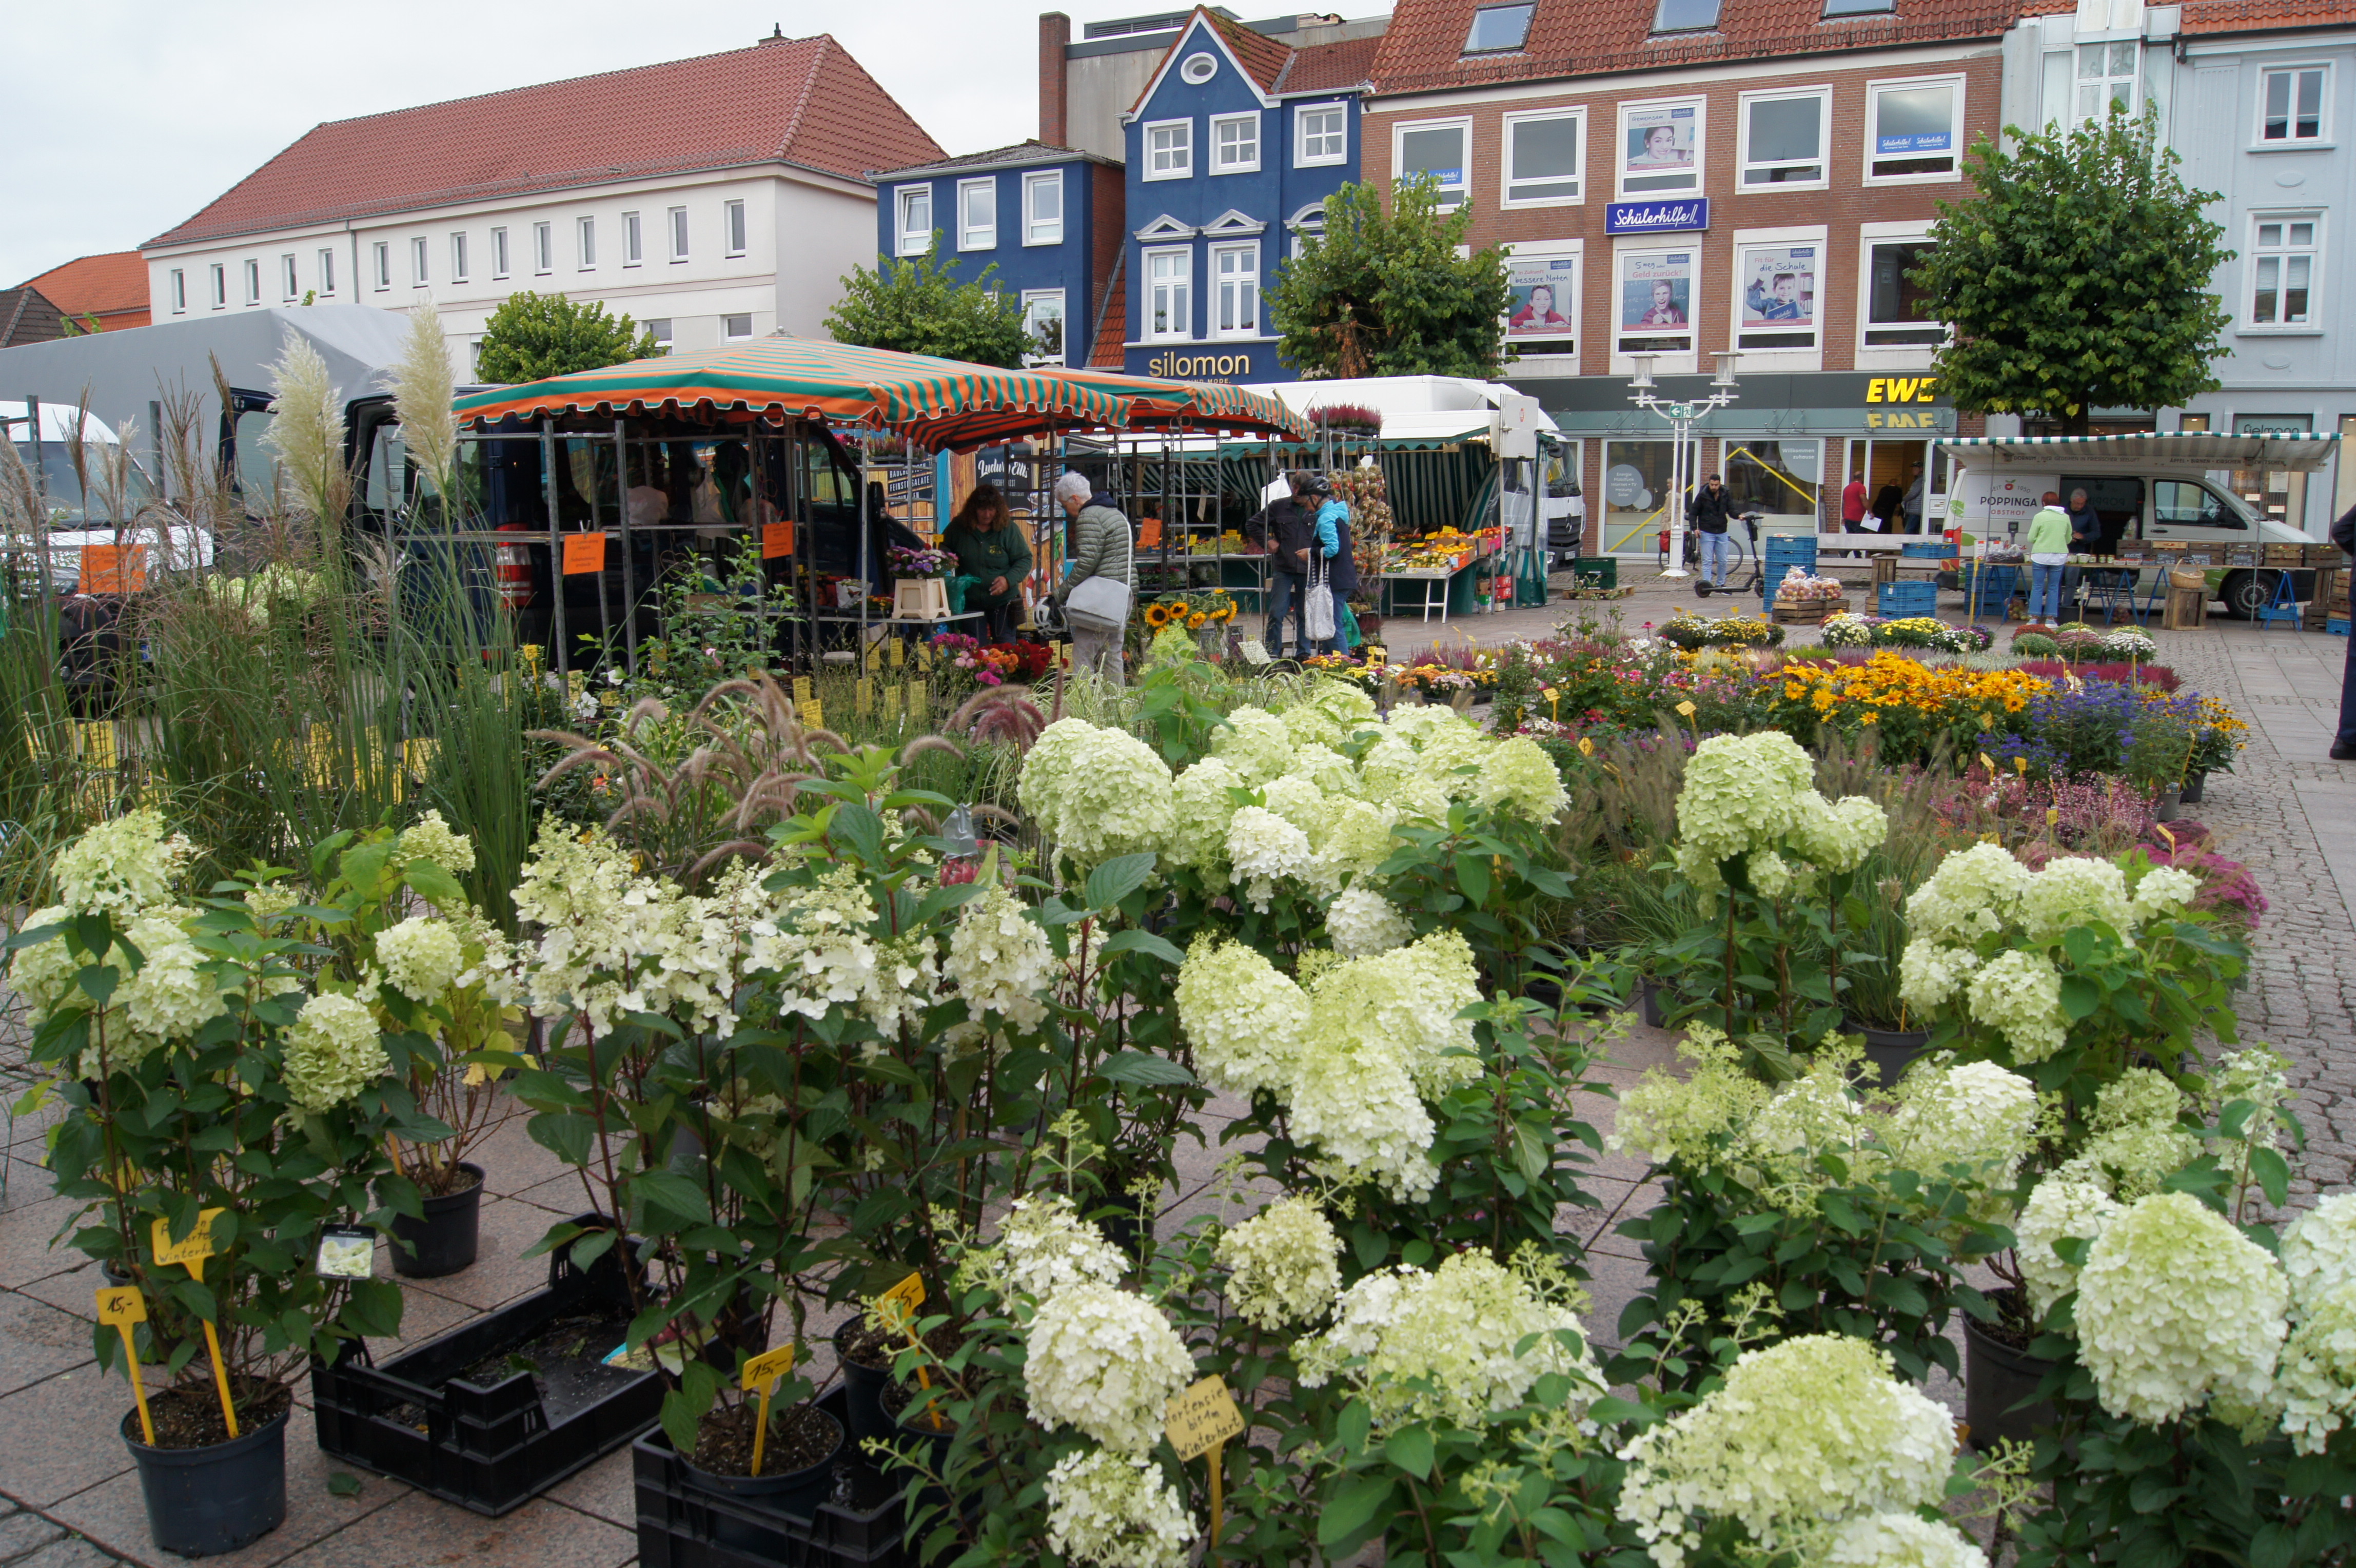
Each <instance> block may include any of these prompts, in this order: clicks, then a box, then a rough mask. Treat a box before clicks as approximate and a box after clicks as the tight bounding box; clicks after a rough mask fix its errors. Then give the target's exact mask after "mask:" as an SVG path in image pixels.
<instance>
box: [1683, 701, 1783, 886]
mask: <svg viewBox="0 0 2356 1568" xmlns="http://www.w3.org/2000/svg"><path fill="white" fill-rule="evenodd" d="M1815 779H1816V766H1815V762H1814V760H1812V759H1811V758H1810V757H1809V756H1808V754H1807V753H1806V752H1804V751H1803V750H1801V749H1800V747H1799V746H1798V744H1797V743H1796V742H1794V740H1793V739H1792V737H1791V736H1788V735H1785V734H1783V732H1782V731H1781V730H1762V731H1760V732H1759V733H1758V734H1756V735H1745V736H1727V735H1721V736H1710V738H1708V740H1705V741H1703V742H1702V743H1701V744H1700V745H1699V746H1696V747H1695V748H1694V754H1693V757H1691V759H1690V760H1688V761H1687V764H1686V780H1685V787H1684V788H1683V789H1680V790H1678V791H1677V837H1678V839H1679V841H1680V843H1684V844H1689V845H1691V846H1692V847H1693V849H1694V850H1695V851H1696V852H1697V854H1700V855H1702V856H1704V857H1706V858H1707V859H1708V860H1709V861H1710V862H1711V863H1712V864H1713V865H1714V864H1715V863H1717V862H1719V861H1721V860H1727V859H1730V858H1731V857H1733V856H1735V855H1738V854H1747V853H1749V852H1750V851H1751V849H1753V848H1754V847H1757V846H1759V845H1762V844H1766V843H1773V842H1774V841H1776V840H1778V839H1781V838H1783V836H1784V834H1786V833H1787V832H1790V831H1791V829H1792V826H1793V822H1794V814H1795V811H1796V809H1797V801H1798V800H1799V799H1800V798H1801V797H1802V796H1804V795H1810V794H1814V793H1815Z"/></svg>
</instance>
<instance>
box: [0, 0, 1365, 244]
mask: <svg viewBox="0 0 2356 1568" xmlns="http://www.w3.org/2000/svg"><path fill="white" fill-rule="evenodd" d="M1229 3H1230V5H1231V8H1232V9H1234V10H1236V11H1237V13H1239V14H1241V15H1243V16H1248V17H1255V18H1256V17H1258V16H1261V15H1263V14H1265V15H1269V16H1273V15H1277V14H1280V13H1282V12H1286V11H1288V10H1290V9H1302V8H1305V7H1287V6H1285V5H1280V4H1279V5H1268V6H1266V7H1264V8H1262V7H1257V6H1253V5H1245V4H1238V3H1236V0H1229ZM1046 8H1047V7H1046V6H1045V5H1039V4H1036V3H1035V0H1034V3H1033V4H1027V5H1023V4H1010V3H1008V0H982V3H980V4H976V3H974V0H856V3H854V4H850V5H811V4H808V3H807V0H790V3H788V0H766V3H763V0H755V3H754V4H750V5H738V4H730V3H726V0H723V3H722V4H717V5H680V4H675V3H658V4H648V3H646V0H627V3H623V0H566V3H565V4H563V5H555V4H551V3H549V0H464V3H460V0H402V3H400V4H395V5H348V4H337V5H321V4H319V3H318V0H308V3H306V4H302V5H295V4H290V3H287V0H198V4H195V5H190V4H187V3H186V0H176V3H173V4H163V3H161V0H145V3H142V0H67V3H64V4H50V5H37V4H32V3H29V0H28V3H26V4H20V5H11V6H9V7H8V10H9V17H8V22H7V25H6V34H7V38H6V43H5V47H0V103H5V104H6V105H7V106H8V129H7V133H6V136H5V143H0V145H5V147H6V153H5V168H6V173H5V176H0V193H5V194H0V203H5V206H0V212H5V218H0V287H5V286H11V285H16V284H18V283H21V282H23V281H24V280H25V279H27V278H28V277H31V276H33V275H35V274H37V273H41V272H45V271H47V270H48V268H50V267H52V266H55V265H57V264H58V263H60V262H65V261H70V260H71V259H72V258H74V257H75V256H80V255H85V254H89V253H91V252H101V251H127V250H133V249H135V248H136V247H137V246H138V245H139V244H140V242H142V241H145V240H147V239H149V238H151V237H153V236H155V235H156V234H160V233H162V232H163V231H166V229H169V228H171V227H172V226H173V225H174V224H176V223H177V222H179V221H180V220H183V219H185V218H187V217H189V216H190V215H191V214H193V213H195V212H196V211H197V210H198V209H199V208H201V207H203V206H204V205H205V203H207V202H209V201H210V200H211V199H213V198H214V197H216V196H219V195H220V193H221V192H222V191H224V190H226V189H228V188H230V186H232V185H234V184H236V183H237V181H238V180H240V179H241V178H243V177H245V176H246V175H248V174H251V173H252V172H253V170H254V169H255V168H256V167H258V166H260V165H261V164H262V162H264V161H265V160H266V159H268V158H269V157H270V156H272V155H273V154H274V153H276V152H277V151H278V150H279V149H280V148H282V147H284V146H285V145H287V144H288V143H290V142H292V141H294V140H295V138H296V137H297V136H300V135H301V134H303V133H304V132H305V131H307V130H309V129H310V128H311V127H312V126H313V125H316V124H318V123H319V122H321V121H323V120H347V119H350V118H351V117H352V116H354V115H358V114H375V113H382V112H383V111H385V110H388V109H402V108H406V107H408V106H410V105H412V104H417V103H432V102H438V101H440V100H442V99H445V98H465V97H468V96H470V95H472V94H475V93H478V92H496V91H499V90H500V89H502V88H509V87H523V86H527V85H529V84H530V83H532V82H539V81H559V80H562V78H565V77H569V76H586V75H589V74H591V73H592V72H595V71H602V70H620V69H623V68H625V67H628V66H634V65H646V64H649V63H651V62H653V61H656V60H666V59H685V58H687V57H688V56H691V55H701V54H713V53H717V52H718V51H720V50H722V49H729V48H742V47H744V46H745V45H747V44H751V43H753V42H755V41H756V40H758V39H760V38H766V37H767V36H768V33H769V29H770V27H771V26H772V25H773V24H777V25H782V26H783V27H784V28H785V30H786V35H787V37H788V38H801V37H807V36H809V35H810V34H813V33H821V32H830V33H832V34H833V35H834V36H835V38H836V39H837V40H839V41H840V42H841V44H842V45H843V46H844V47H845V48H849V49H850V50H851V53H852V54H853V55H854V56H856V57H857V58H858V59H859V62H860V63H861V64H862V65H863V66H865V67H866V68H867V70H868V72H869V73H870V74H871V75H873V77H874V78H875V79H876V80H877V81H880V82H882V83H883V86H884V89H885V90H886V91H889V92H891V93H892V94H893V96H894V97H895V98H897V99H898V100H899V101H900V103H901V106H902V107H903V108H905V109H906V110H907V111H908V113H910V114H912V115H914V116H915V117H916V123H917V124H920V125H922V126H924V128H925V129H926V130H927V131H929V132H931V133H932V136H933V139H934V140H935V141H937V142H938V143H940V144H941V145H943V146H944V147H947V148H948V150H949V151H950V152H952V153H964V152H976V151H979V150H980V149H982V148H984V147H993V146H1000V145H1004V144H1006V143H1009V142H1018V141H1021V140H1022V139H1023V137H1025V136H1033V135H1036V134H1038V132H1039V78H1038V64H1037V61H1038V38H1039V12H1040V11H1041V10H1044V9H1046ZM1060 8H1061V9H1062V10H1064V11H1065V12H1066V14H1067V15H1069V16H1071V17H1072V18H1073V31H1074V32H1075V33H1077V32H1078V30H1079V27H1080V25H1081V24H1083V23H1086V22H1088V21H1101V20H1103V19H1105V18H1107V17H1111V16H1140V15H1151V14H1153V13H1154V12H1156V11H1161V10H1175V9H1178V8H1179V7H1178V5H1176V4H1168V5H1156V4H1154V3H1152V0H1145V3H1143V4H1136V3H1130V4H1119V3H1109V0H1076V3H1073V4H1067V5H1063V6H1062V7H1060ZM1389 9H1390V6H1389V5H1388V4H1387V0H1373V3H1368V0H1359V3H1358V4H1356V5H1351V6H1350V7H1349V8H1348V9H1347V11H1346V14H1347V15H1349V16H1376V15H1380V14H1382V13H1383V12H1386V11H1387V10H1389Z"/></svg>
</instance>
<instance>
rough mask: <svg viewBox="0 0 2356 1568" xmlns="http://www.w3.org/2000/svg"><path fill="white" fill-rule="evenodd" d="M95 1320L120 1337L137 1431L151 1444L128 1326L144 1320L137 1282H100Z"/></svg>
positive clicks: (152, 1438) (152, 1430)
mask: <svg viewBox="0 0 2356 1568" xmlns="http://www.w3.org/2000/svg"><path fill="white" fill-rule="evenodd" d="M98 1320H99V1322H101V1323H102V1324H104V1325H105V1326H108V1327H110V1328H112V1329H114V1330H116V1331H117V1332H119V1333H120V1334H121V1335H122V1336H123V1366H124V1367H125V1368H126V1369H129V1371H130V1373H131V1397H132V1398H133V1399H134V1400H136V1401H138V1402H139V1430H140V1431H141V1432H142V1433H144V1434H145V1435H146V1438H147V1446H148V1447H150V1448H153V1447H155V1417H154V1416H152V1415H150V1414H148V1413H147V1385H146V1383H145V1381H144V1380H142V1379H141V1378H140V1376H139V1342H138V1341H137V1340H136V1339H134V1338H133V1337H132V1334H131V1326H132V1325H133V1324H134V1323H145V1322H146V1321H147V1298H146V1297H145V1296H144V1295H141V1294H139V1287H138V1286H137V1285H103V1286H101V1287H100V1289H99V1293H98Z"/></svg>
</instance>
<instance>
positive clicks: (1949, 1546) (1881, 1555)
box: [1825, 1513, 1987, 1568]
mask: <svg viewBox="0 0 2356 1568" xmlns="http://www.w3.org/2000/svg"><path fill="white" fill-rule="evenodd" d="M1825 1561H1826V1563H1828V1564H1829V1565H1830V1568H1987V1552H1982V1551H1981V1550H1980V1549H1979V1547H1978V1545H1977V1544H1976V1543H1975V1542H1974V1541H1973V1540H1972V1538H1971V1537H1970V1536H1967V1535H1965V1533H1964V1532H1963V1531H1961V1530H1957V1529H1956V1528H1955V1527H1954V1525H1951V1524H1934V1523H1933V1522H1932V1521H1931V1520H1926V1519H1924V1518H1923V1517H1922V1515H1920V1514H1912V1513H1870V1514H1859V1515H1858V1516H1857V1517H1856V1518H1854V1519H1846V1520H1842V1521H1841V1522H1840V1523H1839V1524H1838V1525H1837V1526H1836V1527H1835V1528H1834V1530H1833V1535H1832V1540H1831V1541H1829V1542H1828V1543H1827V1545H1826V1557H1825Z"/></svg>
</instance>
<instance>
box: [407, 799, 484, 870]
mask: <svg viewBox="0 0 2356 1568" xmlns="http://www.w3.org/2000/svg"><path fill="white" fill-rule="evenodd" d="M393 854H394V857H395V858H396V859H398V860H399V861H401V862H402V864H403V865H406V864H407V863H409V862H411V861H413V860H429V861H432V862H433V863H434V865H438V866H440V867H441V868H442V869H443V870H444V871H446V872H448V873H449V874H450V875H453V876H464V875H466V873H467V872H469V871H472V870H474V869H475V841H474V840H472V839H470V838H468V837H467V836H466V834H465V833H462V832H457V831H455V829H453V828H452V827H451V826H450V824H449V823H447V822H444V821H443V820H442V813H441V812H440V811H427V812H426V813H425V814H424V815H423V816H422V817H420V818H419V819H418V820H417V822H415V824H414V825H412V826H410V827H407V828H403V829H402V832H401V837H400V838H399V839H397V840H395V841H394V843H393Z"/></svg>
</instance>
